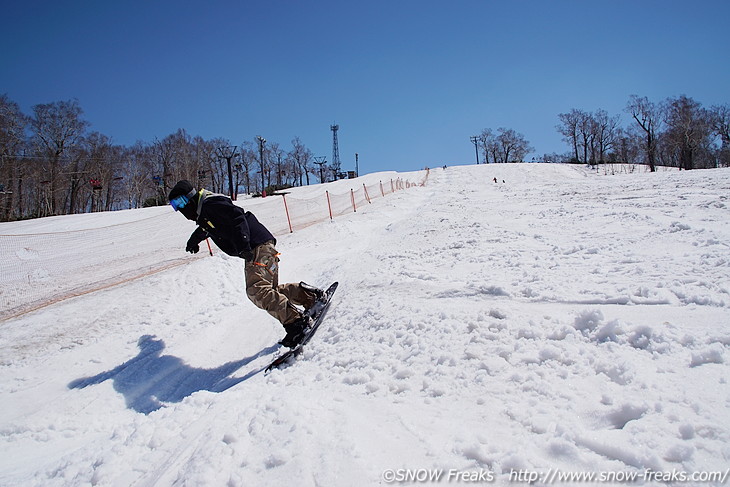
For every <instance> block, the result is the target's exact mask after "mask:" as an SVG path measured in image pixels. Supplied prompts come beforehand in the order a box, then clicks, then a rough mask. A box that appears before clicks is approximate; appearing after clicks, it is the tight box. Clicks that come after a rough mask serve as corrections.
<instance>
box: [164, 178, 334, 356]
mask: <svg viewBox="0 0 730 487" xmlns="http://www.w3.org/2000/svg"><path fill="white" fill-rule="evenodd" d="M168 199H169V201H170V205H171V206H172V207H173V209H174V210H175V211H179V212H180V213H182V214H183V216H184V217H185V218H187V219H188V220H191V221H194V222H195V223H197V225H198V228H197V229H196V230H195V231H194V232H193V233H192V235H191V236H190V239H189V240H188V243H187V246H186V247H185V250H187V251H188V252H190V253H193V254H194V253H197V252H198V251H199V250H200V246H199V244H200V243H201V242H202V241H203V240H205V239H206V238H208V237H210V238H211V239H213V242H215V244H216V245H217V246H218V247H219V248H220V249H221V250H222V251H223V252H225V253H226V254H228V255H231V256H234V257H240V258H242V259H244V260H245V261H246V265H245V271H244V273H245V276H246V294H247V295H248V298H249V299H250V300H251V301H252V302H253V303H254V304H255V305H256V306H258V307H259V308H261V309H263V310H266V311H268V312H269V314H270V315H271V316H273V317H274V318H276V319H277V320H279V322H280V323H281V324H282V325H283V326H284V330H285V331H286V336H285V337H284V338H283V339H282V340H281V341H280V342H279V343H281V344H282V345H283V346H285V347H289V348H293V347H295V346H296V345H297V344H298V343H299V342H300V341H301V340H302V338H303V337H304V335H305V332H306V330H307V328H308V326H309V318H306V317H305V316H304V315H303V314H302V312H301V311H300V310H299V309H298V308H297V305H298V306H303V307H304V308H305V309H308V308H310V307H311V306H313V305H314V303H315V301H316V300H317V299H318V298H319V297H320V296H322V293H323V291H321V290H320V289H317V288H316V287H313V286H310V285H308V284H305V283H303V282H300V283H289V284H281V285H279V257H278V256H279V253H278V252H277V251H276V248H274V246H275V245H276V239H275V238H274V236H273V235H272V234H271V232H269V230H268V229H267V228H266V227H265V226H264V225H262V224H261V223H260V222H259V221H258V220H257V219H256V217H255V216H254V215H253V213H251V212H250V211H244V210H243V209H242V208H241V207H239V206H236V205H234V204H233V202H232V201H231V199H230V198H229V197H228V196H224V195H220V194H213V193H211V192H210V191H207V190H205V189H201V190H200V191H198V190H196V189H195V188H194V187H193V185H192V184H191V183H190V181H186V180H182V181H179V182H178V183H177V184H176V185H175V187H174V188H172V191H170V194H169V196H168Z"/></svg>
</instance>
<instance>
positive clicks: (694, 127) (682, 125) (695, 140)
mask: <svg viewBox="0 0 730 487" xmlns="http://www.w3.org/2000/svg"><path fill="white" fill-rule="evenodd" d="M665 121H666V124H667V135H668V138H669V140H670V141H671V143H672V144H673V145H674V146H675V147H676V150H677V152H678V154H679V167H680V169H685V170H689V169H694V168H695V166H696V165H697V162H698V161H697V156H698V155H699V154H698V153H699V152H701V151H702V150H703V149H704V150H705V152H709V146H710V137H711V135H712V120H711V117H710V114H709V113H708V111H707V110H705V109H704V108H702V106H701V105H700V103H699V102H697V101H695V100H693V99H692V98H689V97H687V96H685V95H682V96H680V97H678V98H670V99H668V100H667V104H666V109H665ZM702 165H703V166H705V167H707V166H708V165H711V164H709V163H708V162H707V161H705V162H704V163H703V164H702Z"/></svg>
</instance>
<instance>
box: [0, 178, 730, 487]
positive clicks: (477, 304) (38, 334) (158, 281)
mask: <svg viewBox="0 0 730 487" xmlns="http://www.w3.org/2000/svg"><path fill="white" fill-rule="evenodd" d="M420 176H422V174H418V175H413V177H412V179H414V180H416V179H420ZM386 177H388V178H390V177H391V175H390V174H388V175H386ZM369 178H370V179H369V180H367V181H365V183H366V184H368V185H370V184H375V182H376V181H379V180H380V179H382V177H380V176H378V175H372V176H369ZM493 178H497V183H495V182H494V181H493ZM340 184H344V183H340ZM315 190H316V188H307V189H306V191H315ZM728 194H730V171H728V170H706V171H696V172H682V173H680V172H665V173H659V174H648V173H639V174H620V175H615V176H606V175H603V173H599V174H596V173H595V172H590V171H587V170H585V169H583V168H576V167H571V166H562V165H533V164H522V165H488V166H484V165H482V166H463V167H449V168H447V169H445V170H444V169H441V168H438V169H432V170H431V172H430V175H429V178H428V181H427V184H426V185H425V186H423V187H421V186H414V187H409V188H407V189H405V190H401V191H396V192H395V193H392V194H389V195H387V196H386V197H381V198H378V199H373V201H372V203H371V204H368V203H365V204H364V205H363V206H361V207H359V208H358V210H357V212H349V213H343V214H342V215H341V216H338V217H336V218H334V219H333V220H332V221H330V220H329V219H325V220H324V221H322V222H321V223H316V224H313V225H309V226H306V227H304V228H301V229H296V230H295V231H294V232H293V233H287V232H286V231H284V232H281V231H277V238H278V241H279V243H278V246H277V247H278V249H279V251H280V252H282V255H281V259H282V261H281V274H280V280H281V281H282V282H288V281H298V280H304V281H307V282H310V283H313V284H317V285H320V286H326V285H327V284H329V283H330V282H332V281H334V280H338V281H339V282H340V288H339V290H338V292H337V295H336V299H335V301H334V302H333V305H332V308H331V309H330V312H329V315H328V317H327V320H326V321H325V323H324V324H323V325H322V328H321V329H320V331H319V332H318V334H317V336H316V338H315V339H314V340H313V341H312V342H311V343H310V344H309V345H308V346H307V349H306V350H305V352H304V353H303V355H302V357H301V358H300V360H298V361H297V362H296V363H295V364H294V365H292V366H290V367H287V368H284V369H282V370H277V371H274V372H272V373H271V374H269V375H264V374H263V373H262V372H261V370H262V367H264V366H265V365H266V364H267V363H268V361H270V360H271V358H272V357H273V356H274V355H275V354H276V353H277V348H276V346H275V345H276V342H277V340H278V339H280V338H281V337H282V336H283V329H282V328H281V326H280V325H278V323H276V322H275V321H273V319H272V318H270V317H269V316H268V315H267V314H266V313H264V312H262V311H260V310H258V309H257V308H255V307H254V306H253V305H252V304H251V303H250V302H248V300H247V298H246V296H245V291H244V286H243V272H242V263H241V261H240V260H238V259H232V258H229V257H227V256H225V255H224V254H223V253H222V252H215V255H214V257H208V256H203V257H198V258H189V257H187V256H186V255H185V253H184V243H185V241H186V239H187V236H188V235H189V233H190V232H191V231H192V230H193V226H192V224H191V223H190V222H187V221H185V220H184V219H183V218H181V217H180V216H179V215H174V214H173V215H171V217H172V218H168V217H167V216H162V218H165V221H167V220H169V224H166V226H164V227H162V226H157V227H156V229H149V230H146V231H142V232H140V233H139V234H138V235H137V236H136V240H135V242H136V244H135V245H139V247H140V248H142V249H145V252H146V253H148V254H149V255H150V256H152V257H156V258H158V259H187V260H184V261H183V262H182V263H181V264H180V265H175V266H174V267H171V268H169V269H167V270H164V271H161V272H156V273H154V274H150V275H149V276H148V277H145V278H141V279H134V280H131V281H129V282H127V283H125V284H122V285H118V286H113V287H110V288H108V289H105V290H101V291H98V292H92V293H88V294H84V295H82V296H79V297H76V298H72V299H66V300H63V301H60V302H58V303H56V304H54V305H52V306H47V307H43V308H40V309H38V310H37V311H35V312H32V313H28V314H24V315H21V316H19V317H16V318H13V319H9V320H5V321H3V322H0V364H2V367H0V406H2V410H3V415H2V417H0V485H8V486H21V485H22V486H28V485H44V486H47V485H64V486H65V485H89V484H91V485H113V486H128V485H136V486H146V485H150V486H151V485H160V486H167V485H211V486H218V485H230V486H244V485H286V484H289V483H290V482H291V480H292V479H296V483H297V485H302V486H315V485H338V486H345V485H352V486H369V485H379V484H381V483H387V482H388V481H390V480H393V479H395V480H403V478H401V477H399V475H400V476H407V475H414V476H415V475H421V476H422V475H425V474H428V475H435V474H436V473H438V472H439V471H441V472H443V476H444V477H443V478H446V476H447V475H448V474H449V471H450V470H453V471H455V472H459V473H461V474H464V475H478V474H480V475H483V476H490V475H491V476H493V478H494V480H496V484H497V485H502V484H509V483H514V482H515V481H518V479H517V477H516V476H517V475H518V474H524V475H529V480H536V482H535V484H536V485H546V484H552V485H559V484H561V482H560V479H561V477H558V476H556V475H563V474H567V473H582V474H594V475H601V474H607V475H608V474H610V475H613V477H612V478H613V479H614V480H616V479H623V480H625V479H626V478H627V477H628V476H631V475H634V476H640V477H638V481H639V483H641V482H644V483H645V485H654V484H657V485H666V483H662V482H658V481H656V478H653V477H651V476H647V472H648V471H651V472H674V473H677V474H680V473H681V474H684V475H687V476H690V475H694V476H695V477H693V478H694V479H695V480H697V479H699V477H698V476H702V475H709V474H710V473H712V472H721V473H722V474H724V475H726V476H727V470H726V469H727V465H728V459H729V458H730V452H729V451H728V448H727V443H728V439H729V438H730V412H729V411H730V408H729V407H728V406H730V389H729V388H728V384H727V377H728V376H730V373H729V372H730V370H729V367H728V363H727V348H728V346H729V345H730V332H729V331H728V328H727V324H728V323H730V272H729V271H728V269H729V268H730V266H729V264H730V260H729V259H728V255H730V253H729V252H728V247H729V246H730V245H729V244H730V225H728V223H729V222H730V206H729V205H730V202H728ZM291 196H292V198H296V197H297V195H296V194H295V193H292V195H291ZM309 196H311V195H310V194H306V195H304V194H301V195H299V197H301V198H305V197H309ZM240 203H241V204H242V205H244V206H245V207H247V208H249V209H251V210H252V211H254V212H256V213H257V214H258V211H257V208H256V207H257V206H258V205H264V204H266V203H265V200H259V201H253V200H252V201H250V202H247V201H242V202H240ZM266 211H267V210H266V209H265V208H264V207H261V213H262V214H266ZM162 212H167V214H170V213H171V210H170V209H169V208H156V209H149V210H135V211H128V212H118V213H107V214H103V215H99V214H97V215H77V216H74V217H66V218H56V219H45V220H42V221H38V222H36V223H31V222H19V223H11V224H2V225H0V234H23V233H24V234H29V233H38V232H40V231H44V232H56V231H68V230H71V229H73V230H78V229H86V230H89V231H92V230H91V229H95V228H100V227H106V226H107V225H109V224H110V223H113V222H114V221H115V220H116V219H119V220H118V221H119V223H124V222H130V221H137V220H139V221H142V220H144V218H147V215H151V214H153V213H154V215H155V216H156V215H157V214H158V213H160V214H163V213H162ZM163 215H164V214H163ZM143 216H144V218H143ZM100 219H103V224H101V220H100ZM33 225H37V226H35V227H34V226H33ZM39 228H43V230H38V229H39ZM99 231H100V232H107V230H99ZM70 235H71V236H72V237H69V238H70V239H71V240H67V241H65V242H64V243H63V246H62V248H63V249H72V248H82V247H83V246H84V240H83V239H85V238H86V237H85V236H87V235H88V233H86V232H73V233H71V234H70ZM74 236H75V237H74ZM73 238H78V239H80V240H78V241H73ZM119 248H120V246H119V245H117V246H116V247H115V246H114V243H113V242H112V245H111V247H109V248H106V249H105V250H103V251H101V250H98V251H97V252H96V253H97V254H98V256H101V258H102V260H104V258H107V259H111V256H112V255H113V254H114V252H115V249H119ZM64 252H65V251H64ZM105 252H106V254H105ZM87 253H88V250H87ZM64 255H67V257H66V260H68V262H67V264H68V265H69V269H76V272H77V273H78V274H80V276H77V277H80V278H81V279H82V280H84V279H86V280H93V279H95V278H96V276H95V275H94V272H95V271H94V268H93V267H92V268H84V267H83V266H82V265H81V264H82V262H78V261H74V259H82V257H72V256H74V255H76V254H73V253H68V254H64ZM105 255H106V256H107V257H105ZM24 257H27V254H26V253H23V252H21V253H20V255H18V254H17V253H15V254H12V255H9V256H8V257H7V258H8V259H9V260H11V261H12V260H16V261H17V260H22V258H24ZM89 258H90V257H89ZM18 264H19V265H22V262H19V263H18ZM78 269H85V270H83V271H79V270H78ZM84 273H87V274H84ZM54 279H56V278H55V277H54V278H50V277H49V278H48V279H46V280H45V281H44V285H47V286H54ZM58 279H59V282H60V280H61V278H60V277H59V278H58ZM10 291H11V290H10V289H8V287H7V286H6V287H5V288H4V289H3V293H9V292H10ZM533 475H535V477H532V476H533ZM622 475H623V476H626V477H620V476H622ZM527 478H528V477H522V478H521V479H522V480H525V479H527ZM563 480H565V479H563ZM722 481H723V479H719V480H715V481H712V482H705V483H704V484H703V485H719V484H720V483H721V482H722Z"/></svg>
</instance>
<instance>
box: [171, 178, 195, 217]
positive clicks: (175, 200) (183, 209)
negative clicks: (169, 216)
mask: <svg viewBox="0 0 730 487" xmlns="http://www.w3.org/2000/svg"><path fill="white" fill-rule="evenodd" d="M197 196H198V192H197V191H196V190H195V188H194V187H193V185H192V183H191V182H190V181H188V180H186V179H183V180H181V181H178V182H177V184H176V185H175V186H174V187H173V188H172V190H171V191H170V194H169V195H168V197H167V199H168V200H169V201H170V205H172V207H173V208H174V209H175V211H178V210H179V211H180V213H182V214H183V215H184V216H185V218H187V219H188V220H193V221H195V220H197V218H198V213H197V209H198V198H197Z"/></svg>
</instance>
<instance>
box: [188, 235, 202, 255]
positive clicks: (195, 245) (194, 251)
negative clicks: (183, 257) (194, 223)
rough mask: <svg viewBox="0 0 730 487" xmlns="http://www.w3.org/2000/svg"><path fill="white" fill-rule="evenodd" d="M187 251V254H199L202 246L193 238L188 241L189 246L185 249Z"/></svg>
mask: <svg viewBox="0 0 730 487" xmlns="http://www.w3.org/2000/svg"><path fill="white" fill-rule="evenodd" d="M185 250H186V251H187V252H190V253H191V254H197V253H198V251H199V250H200V246H199V245H198V242H196V241H195V240H193V239H192V238H191V239H190V240H188V244H187V246H186V247H185Z"/></svg>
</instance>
